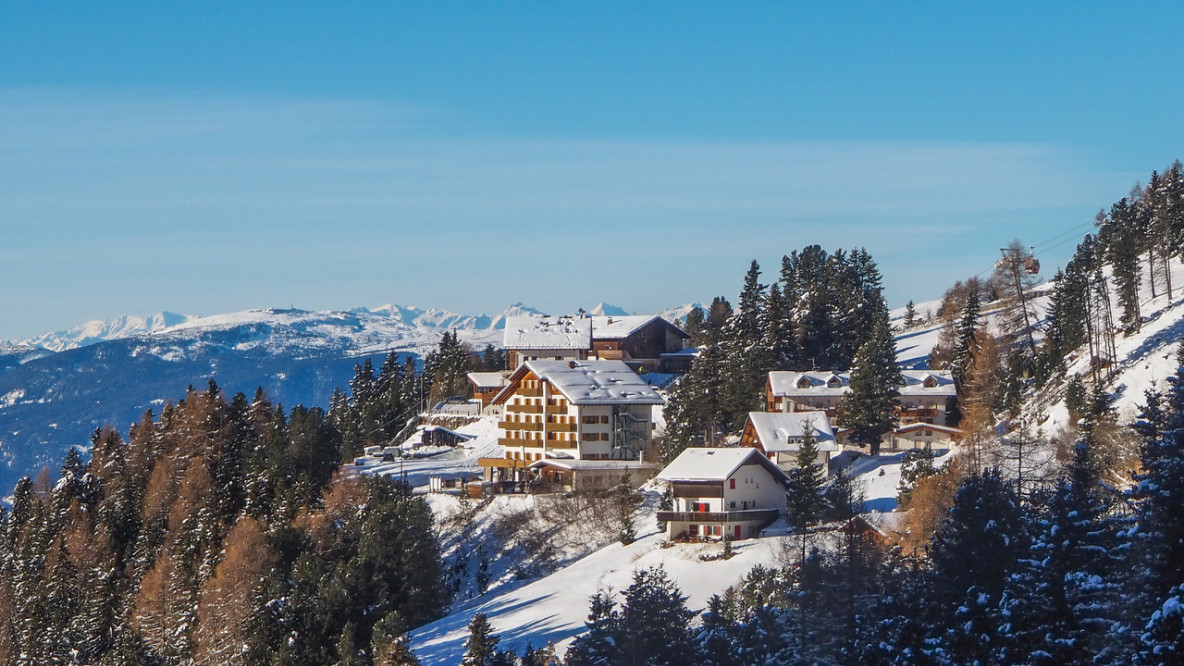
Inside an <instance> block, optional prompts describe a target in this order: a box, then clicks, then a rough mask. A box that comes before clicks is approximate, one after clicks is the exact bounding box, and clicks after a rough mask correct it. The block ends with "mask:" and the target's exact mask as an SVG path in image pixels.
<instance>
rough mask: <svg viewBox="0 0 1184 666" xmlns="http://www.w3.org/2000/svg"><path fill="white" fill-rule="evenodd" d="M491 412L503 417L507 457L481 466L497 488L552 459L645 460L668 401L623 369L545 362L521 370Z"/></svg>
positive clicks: (620, 366) (501, 432)
mask: <svg viewBox="0 0 1184 666" xmlns="http://www.w3.org/2000/svg"><path fill="white" fill-rule="evenodd" d="M491 404H492V405H495V406H497V405H500V406H501V407H502V409H503V410H504V412H503V416H502V420H501V421H499V422H498V430H499V438H498V443H499V444H501V446H502V448H503V450H504V457H503V458H481V459H480V461H479V464H480V465H481V466H482V467H485V468H487V470H488V472H489V474H488V476H489V477H490V480H494V479H493V478H492V477H493V476H498V477H500V479H499V480H510V479H511V478H512V479H513V480H523V479H524V476H525V475H524V470H525V468H526V467H527V466H529V465H530V463H532V462H535V461H539V460H545V459H548V458H570V459H574V460H639V459H641V458H642V457H643V456H644V454H645V453H647V452H648V451H649V449H650V446H651V444H652V442H653V428H654V419H653V411H654V407H655V406H660V405H663V404H665V400H663V399H662V396H660V395H658V393H657V391H655V390H654V389H653V388H652V387H651V386H650V385H649V384H648V383H646V382H645V380H643V379H642V378H641V377H639V376H638V374H637V373H636V372H634V371H633V370H632V369H630V368H629V366H627V365H626V364H625V363H624V362H622V361H599V360H593V361H588V360H583V361H578V360H565V361H554V360H551V361H542V360H539V361H527V362H525V363H523V364H522V365H521V366H519V367H518V369H517V370H515V371H514V372H513V373H512V374H511V375H510V377H509V383H508V385H507V386H506V387H505V388H503V389H502V390H501V392H499V393H498V394H497V396H496V397H494V399H493V401H492V403H491ZM495 470H496V472H495ZM507 477H509V478H507Z"/></svg>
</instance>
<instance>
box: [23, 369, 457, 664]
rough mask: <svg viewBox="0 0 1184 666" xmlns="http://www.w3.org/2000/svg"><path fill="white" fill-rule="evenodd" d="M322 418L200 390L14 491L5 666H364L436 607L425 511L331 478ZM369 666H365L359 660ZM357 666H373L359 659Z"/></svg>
mask: <svg viewBox="0 0 1184 666" xmlns="http://www.w3.org/2000/svg"><path fill="white" fill-rule="evenodd" d="M341 443H342V438H341V433H340V432H339V431H338V430H337V429H336V428H335V427H334V426H333V425H332V423H331V422H330V420H329V419H328V417H327V415H326V413H325V412H324V411H323V410H321V409H318V408H305V407H296V408H294V409H291V410H288V411H285V410H284V409H283V408H282V407H280V406H278V405H273V404H272V403H270V402H269V401H268V400H267V399H265V398H264V397H263V396H262V394H259V395H256V396H255V398H254V399H247V398H246V397H245V396H243V395H242V394H237V395H235V396H234V397H232V398H229V399H227V398H226V397H225V396H223V394H222V393H221V392H220V391H219V390H218V387H217V386H216V385H215V384H213V383H212V382H211V383H210V386H209V388H208V389H206V390H202V391H194V390H190V392H189V393H188V394H187V395H186V397H185V399H184V400H182V401H180V402H178V403H177V404H175V405H170V406H168V407H166V408H165V409H164V410H163V411H162V413H161V414H160V415H159V416H153V415H151V414H146V415H145V417H144V419H143V420H142V421H141V423H139V424H138V425H137V426H135V427H134V428H132V430H131V431H130V432H129V433H128V436H127V438H126V439H125V438H123V437H122V436H121V435H120V434H119V433H117V432H115V431H113V430H103V431H99V432H96V433H95V435H94V439H93V457H92V458H91V460H90V461H89V462H83V461H82V460H81V458H80V457H79V456H78V455H77V453H75V452H71V454H70V455H69V456H68V457H67V459H66V461H65V463H64V464H63V467H62V470H61V476H60V480H58V481H57V482H56V483H54V484H53V485H52V486H51V485H50V483H49V480H48V478H46V477H45V476H42V477H40V478H38V479H37V480H30V479H28V478H26V479H23V480H21V481H20V482H19V483H18V484H17V486H16V489H15V491H14V494H13V506H12V510H11V511H10V512H7V513H6V514H5V515H4V521H3V542H2V544H3V545H2V548H0V595H2V597H0V598H2V599H3V600H4V601H3V602H2V603H0V660H2V661H3V662H4V663H16V664H22V663H26V664H46V663H104V664H154V663H203V664H228V663H291V664H327V663H334V662H338V661H339V660H340V663H361V662H358V661H357V660H360V659H363V657H362V656H360V655H370V654H372V650H373V651H374V652H373V653H374V654H381V653H384V651H387V652H389V651H390V650H393V649H396V648H398V646H399V645H400V643H399V640H400V639H399V637H400V636H401V634H402V632H403V631H405V630H406V629H407V628H409V627H412V626H415V625H417V624H420V623H422V622H424V621H426V620H430V619H432V618H434V617H436V616H438V615H439V614H440V613H441V612H442V611H443V609H444V608H445V605H446V604H447V602H448V597H447V593H446V590H445V586H444V583H443V579H442V573H441V565H440V557H439V552H438V546H437V542H436V537H435V534H434V532H433V529H432V516H431V511H430V510H429V509H428V507H427V506H426V505H425V504H424V503H423V501H422V500H421V499H418V498H414V497H412V496H411V495H410V494H409V489H408V488H405V487H401V486H399V485H398V484H397V483H395V482H393V481H391V480H389V479H386V478H365V479H362V478H347V477H342V476H340V474H339V472H338V463H339V461H340V458H341ZM366 659H367V660H368V657H366ZM367 663H368V662H367Z"/></svg>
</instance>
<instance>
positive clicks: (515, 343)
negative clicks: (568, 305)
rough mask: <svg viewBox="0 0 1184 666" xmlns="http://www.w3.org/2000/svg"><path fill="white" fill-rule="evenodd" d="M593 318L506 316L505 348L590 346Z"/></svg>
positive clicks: (581, 347) (503, 340)
mask: <svg viewBox="0 0 1184 666" xmlns="http://www.w3.org/2000/svg"><path fill="white" fill-rule="evenodd" d="M591 346H592V320H591V319H589V318H586V317H585V318H579V317H506V332H505V335H504V336H503V337H502V347H504V348H505V349H589V348H590V347H591Z"/></svg>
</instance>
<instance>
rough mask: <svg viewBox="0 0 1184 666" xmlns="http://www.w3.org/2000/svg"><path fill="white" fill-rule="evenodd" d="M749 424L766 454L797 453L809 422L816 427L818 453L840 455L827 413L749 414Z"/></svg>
mask: <svg viewBox="0 0 1184 666" xmlns="http://www.w3.org/2000/svg"><path fill="white" fill-rule="evenodd" d="M748 420H749V422H751V423H752V428H753V430H755V431H756V436H757V439H759V440H760V442H761V446H762V447H764V449H765V451H766V452H769V453H772V452H774V451H797V450H798V449H799V448H800V447H799V442H800V441H801V439H802V433H803V432H804V430H805V426H806V423H807V422H810V424H811V425H812V426H813V429H814V436H815V437H816V438H817V439H818V450H819V451H838V450H839V443H838V441H837V440H835V434H834V431H833V430H832V429H831V427H830V419H828V418H826V412H821V411H819V412H788V413H782V412H773V413H766V412H749V414H748Z"/></svg>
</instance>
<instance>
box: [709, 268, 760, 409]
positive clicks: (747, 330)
mask: <svg viewBox="0 0 1184 666" xmlns="http://www.w3.org/2000/svg"><path fill="white" fill-rule="evenodd" d="M760 276H761V270H760V265H758V264H757V262H756V261H753V262H752V265H751V266H750V267H749V269H748V272H747V273H746V274H745V276H744V288H743V290H742V291H741V292H740V299H739V304H738V306H737V309H736V311H735V312H734V313H733V314H732V317H731V318H730V319H729V320H728V323H727V325H726V326H725V328H724V338H723V340H721V342H720V344H719V349H720V352H721V357H722V359H721V363H722V370H723V371H722V372H721V373H720V376H719V385H718V386H719V405H720V408H721V411H722V413H723V414H722V415H723V417H724V424H725V426H726V427H727V428H728V429H729V430H734V429H737V428H739V427H740V426H741V425H742V424H743V421H744V419H745V418H746V417H747V415H748V412H751V411H756V410H758V409H760V407H761V403H762V398H763V389H764V381H765V376H766V374H767V372H768V370H769V367H770V365H771V359H770V353H769V349H768V348H767V347H766V345H765V344H764V339H765V333H766V330H765V329H766V325H765V311H764V306H765V303H766V300H767V299H766V296H765V290H766V289H767V288H768V286H767V285H764V284H761V282H760Z"/></svg>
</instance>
